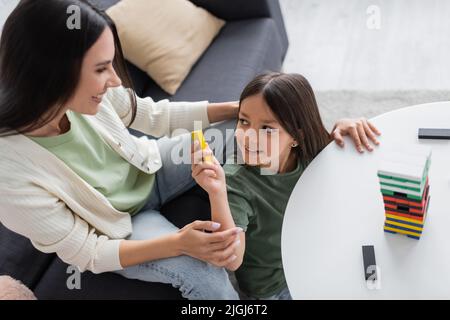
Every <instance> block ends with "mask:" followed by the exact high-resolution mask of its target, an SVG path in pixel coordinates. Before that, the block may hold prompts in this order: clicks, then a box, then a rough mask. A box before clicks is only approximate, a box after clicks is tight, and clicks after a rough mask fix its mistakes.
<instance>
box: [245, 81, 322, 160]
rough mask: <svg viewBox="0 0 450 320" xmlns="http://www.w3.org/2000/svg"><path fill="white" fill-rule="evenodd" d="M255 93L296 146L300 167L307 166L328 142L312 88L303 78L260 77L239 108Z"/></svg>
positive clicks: (251, 86) (249, 87)
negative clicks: (259, 96)
mask: <svg viewBox="0 0 450 320" xmlns="http://www.w3.org/2000/svg"><path fill="white" fill-rule="evenodd" d="M257 94H261V95H262V97H263V99H264V100H265V102H266V103H267V105H268V106H269V108H270V110H271V111H272V113H273V114H274V115H275V117H276V118H277V120H278V121H279V122H280V124H281V126H282V127H283V128H284V129H285V130H286V131H287V132H288V133H289V135H291V136H292V137H293V138H294V139H295V140H296V141H297V142H298V143H299V145H298V147H296V148H294V150H295V152H296V156H297V158H298V159H299V161H300V162H301V164H302V165H303V166H307V165H308V164H309V163H310V162H311V161H312V160H313V159H314V157H315V156H316V155H317V154H318V153H319V152H320V151H321V150H322V149H323V148H325V147H326V145H327V144H328V143H329V142H330V141H331V137H330V134H329V133H328V132H327V130H326V129H325V127H324V125H323V123H322V119H321V118H320V114H319V108H318V107H317V102H316V98H315V96H314V92H313V90H312V88H311V85H310V84H309V82H308V80H306V79H305V78H304V77H303V76H302V75H300V74H294V73H291V74H286V73H275V72H270V73H264V74H261V75H259V76H257V77H256V78H255V79H253V80H252V81H251V82H250V83H249V84H248V85H247V86H246V87H245V89H244V91H243V92H242V94H241V97H240V101H239V106H240V105H241V104H242V101H244V100H245V99H246V98H248V97H250V96H254V95H257Z"/></svg>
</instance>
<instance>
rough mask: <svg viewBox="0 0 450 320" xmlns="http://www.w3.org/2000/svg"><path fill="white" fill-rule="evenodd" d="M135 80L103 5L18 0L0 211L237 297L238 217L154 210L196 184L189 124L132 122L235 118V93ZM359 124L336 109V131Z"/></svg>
mask: <svg viewBox="0 0 450 320" xmlns="http://www.w3.org/2000/svg"><path fill="white" fill-rule="evenodd" d="M71 5H76V6H78V7H79V8H80V9H81V10H80V13H81V17H80V22H81V26H80V28H78V29H68V28H67V26H66V22H67V21H66V20H67V17H68V15H67V13H66V12H67V8H68V7H69V6H71ZM116 72H117V73H116ZM122 81H123V85H122ZM126 87H127V88H129V89H126ZM130 88H131V84H130V82H129V80H128V75H127V71H126V67H125V64H124V59H123V55H122V50H121V47H120V42H119V39H118V36H117V32H116V29H115V27H114V24H113V22H112V21H111V20H110V19H109V18H108V17H107V16H106V15H105V14H104V13H102V12H100V11H98V10H97V9H95V8H94V7H92V6H90V5H89V4H88V3H87V2H85V1H81V0H22V1H21V2H20V3H19V5H18V7H17V8H16V9H15V10H14V11H13V13H12V14H11V15H10V16H9V18H8V20H7V22H6V23H5V26H4V29H3V34H2V38H1V42H0V134H1V135H2V137H1V138H0V149H1V150H2V154H1V155H0V195H1V196H0V208H1V210H0V221H1V222H2V223H3V224H4V225H5V226H6V227H8V228H9V229H11V230H13V231H15V232H17V233H19V234H21V235H23V236H26V237H27V238H29V239H30V240H31V241H32V243H33V245H34V246H35V247H36V248H37V249H39V250H40V251H43V252H46V253H53V252H56V253H57V255H58V256H59V257H60V258H61V259H62V260H63V261H64V262H66V263H68V264H73V265H75V266H77V267H78V268H79V269H80V270H81V271H84V270H91V271H92V272H94V273H101V272H108V271H115V272H117V273H119V274H121V275H123V276H125V277H127V278H133V279H139V280H143V281H152V282H164V283H170V284H172V285H173V286H175V287H177V288H179V289H180V291H181V293H182V295H183V296H184V297H186V298H189V299H237V298H238V295H237V293H236V292H235V290H234V289H233V287H232V286H231V284H230V281H229V279H228V277H227V273H226V271H225V269H224V268H222V266H225V265H227V264H228V263H229V262H230V261H232V259H234V258H233V257H234V249H235V247H234V242H235V240H236V239H237V237H238V236H239V233H240V232H241V229H239V228H231V229H228V230H224V231H220V232H214V233H207V232H204V230H209V231H214V230H217V229H218V228H219V227H220V225H219V224H217V223H214V222H212V221H195V222H193V223H191V224H189V225H187V226H185V227H184V228H182V229H181V230H178V229H177V228H176V227H175V226H174V225H173V224H171V223H169V222H168V221H167V220H166V219H165V218H164V217H163V216H162V215H161V214H160V213H159V211H158V210H159V208H160V207H161V205H162V204H164V203H165V202H166V201H168V200H169V199H172V198H174V197H176V196H177V195H179V194H181V193H183V192H184V191H186V190H188V189H189V188H191V187H192V186H193V185H194V181H193V179H192V177H191V171H190V164H181V165H175V164H174V163H173V161H172V159H171V157H170V156H171V150H172V149H173V148H174V146H175V145H179V144H184V145H190V136H189V135H181V136H179V137H178V138H177V139H169V138H167V137H165V138H161V139H159V140H155V139H148V138H147V137H142V138H136V137H134V136H132V135H131V134H130V133H129V131H128V130H127V128H131V129H135V130H138V131H141V132H143V133H145V134H148V135H151V136H154V137H161V136H167V135H171V133H172V132H173V131H174V130H175V129H178V128H186V129H188V130H192V129H193V122H194V121H201V123H202V126H203V127H209V125H210V123H214V122H218V121H222V120H227V119H232V118H235V117H236V116H237V111H238V105H237V103H216V104H213V103H208V102H206V101H204V102H195V103H183V102H177V103H169V102H168V101H167V100H163V101H160V102H154V101H153V100H152V99H151V98H144V99H141V98H139V97H136V95H135V93H134V91H133V90H132V89H130ZM233 125H234V122H232V121H231V122H224V123H221V125H220V126H219V127H218V128H220V129H221V130H222V131H224V130H225V129H226V128H227V127H230V128H231V127H232V126H233ZM354 127H355V122H354V121H343V122H342V123H338V124H337V129H336V133H338V134H339V136H340V135H345V134H347V133H350V132H354V133H356V131H355V130H353V129H354ZM352 128H353V129H352ZM352 130H353V131H352ZM367 134H369V135H370V134H372V133H371V132H369V131H367ZM223 136H225V135H223ZM360 136H361V138H363V137H366V135H365V133H364V134H363V135H362V134H360ZM356 137H357V138H358V139H359V136H358V135H357V134H356ZM221 152H222V151H221V150H217V153H216V156H217V157H219V158H220V156H221Z"/></svg>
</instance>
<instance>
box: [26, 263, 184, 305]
mask: <svg viewBox="0 0 450 320" xmlns="http://www.w3.org/2000/svg"><path fill="white" fill-rule="evenodd" d="M67 268H68V265H67V264H65V263H64V262H62V261H61V260H60V259H59V258H58V259H55V261H54V262H53V263H52V264H51V265H50V267H49V268H48V270H47V272H46V273H45V274H44V276H43V277H42V279H41V281H40V282H39V284H38V285H37V286H36V288H35V290H34V294H35V295H36V297H37V298H38V299H61V300H84V299H86V300H95V299H108V300H109V299H117V300H128V299H130V300H146V299H150V300H158V299H164V300H165V299H167V300H172V299H181V295H180V294H179V291H178V289H175V288H173V287H172V286H171V285H169V284H163V283H153V282H152V283H151V282H144V281H139V280H130V279H126V278H124V277H122V276H120V275H118V274H115V273H112V272H106V273H101V274H93V273H91V272H90V271H86V272H84V273H82V274H81V277H80V279H81V281H80V289H76V288H74V289H69V288H68V286H67V280H68V279H69V277H71V276H73V274H74V273H73V272H69V273H67V270H68V269H67ZM69 271H70V270H69ZM71 279H73V278H70V279H69V280H71ZM69 283H71V284H73V282H72V281H69Z"/></svg>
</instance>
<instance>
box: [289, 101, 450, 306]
mask: <svg viewBox="0 0 450 320" xmlns="http://www.w3.org/2000/svg"><path fill="white" fill-rule="evenodd" d="M371 121H372V122H373V123H374V124H375V125H376V126H377V127H378V128H379V129H380V130H381V132H382V135H381V136H380V139H379V140H380V142H381V145H380V146H379V147H377V148H376V149H375V151H374V152H372V153H369V152H367V151H366V152H365V153H364V154H358V153H357V152H356V150H355V149H354V148H353V146H352V142H351V141H350V140H349V139H346V146H345V148H344V149H341V148H339V147H338V146H337V145H336V144H335V143H331V144H330V145H329V146H328V147H327V148H325V149H324V150H323V152H321V153H320V154H319V155H318V156H317V157H316V159H315V160H314V161H313V162H312V163H311V164H310V165H309V166H308V168H307V169H306V170H305V172H304V173H303V175H302V176H301V178H300V180H299V181H298V182H297V185H296V186H295V188H294V190H293V192H292V195H291V197H290V200H289V203H288V206H287V209H286V212H285V218H284V222H283V230H282V257H283V266H284V270H285V275H286V280H287V284H288V287H289V289H290V291H291V294H292V297H293V298H294V299H450V140H418V138H417V132H418V128H419V127H428V128H450V102H438V103H430V104H423V105H417V106H412V107H408V108H403V109H399V110H395V111H392V112H389V113H386V114H383V115H381V116H379V117H376V118H374V119H372V120H371ZM398 145H402V146H406V147H409V146H412V147H413V146H415V145H427V146H431V148H432V157H431V159H432V160H431V161H432V162H431V168H430V172H429V179H430V180H429V181H430V195H431V200H430V206H429V209H428V215H427V218H426V222H425V227H424V230H423V234H422V237H421V239H420V240H414V239H411V238H408V237H406V236H403V235H396V234H388V233H385V232H384V231H383V223H384V217H385V215H384V214H385V213H384V206H383V200H382V196H381V193H380V187H379V181H378V178H377V169H378V164H379V161H380V159H381V157H382V155H383V152H385V151H386V150H389V149H393V148H395V147H396V146H398ZM363 245H373V246H374V247H375V256H376V262H377V265H378V267H379V268H380V274H379V282H378V283H377V284H378V285H375V286H373V284H372V286H368V284H367V283H366V281H365V278H364V267H363V259H362V249H361V247H362V246H363Z"/></svg>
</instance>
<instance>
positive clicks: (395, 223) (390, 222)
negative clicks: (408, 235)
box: [386, 220, 423, 231]
mask: <svg viewBox="0 0 450 320" xmlns="http://www.w3.org/2000/svg"><path fill="white" fill-rule="evenodd" d="M386 223H388V224H391V225H393V226H398V227H403V228H408V229H411V230H417V231H422V230H423V228H420V227H415V226H412V225H409V224H404V223H399V222H397V221H392V220H386Z"/></svg>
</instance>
